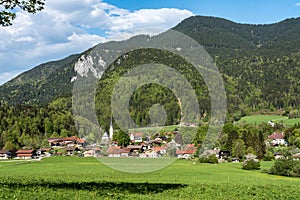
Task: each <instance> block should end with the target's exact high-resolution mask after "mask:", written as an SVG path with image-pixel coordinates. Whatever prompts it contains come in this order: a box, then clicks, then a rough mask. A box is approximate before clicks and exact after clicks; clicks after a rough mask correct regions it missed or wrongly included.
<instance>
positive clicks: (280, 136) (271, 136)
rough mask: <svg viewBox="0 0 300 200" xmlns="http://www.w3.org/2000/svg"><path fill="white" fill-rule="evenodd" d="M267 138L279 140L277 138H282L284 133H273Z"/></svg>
mask: <svg viewBox="0 0 300 200" xmlns="http://www.w3.org/2000/svg"><path fill="white" fill-rule="evenodd" d="M268 138H269V139H273V140H279V139H283V138H284V134H283V133H273V134H272V135H269V137H268Z"/></svg>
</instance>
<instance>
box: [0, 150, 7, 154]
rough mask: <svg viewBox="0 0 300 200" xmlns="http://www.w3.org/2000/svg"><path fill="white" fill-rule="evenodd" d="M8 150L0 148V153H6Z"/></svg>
mask: <svg viewBox="0 0 300 200" xmlns="http://www.w3.org/2000/svg"><path fill="white" fill-rule="evenodd" d="M8 152H9V151H7V150H0V154H7V153H8Z"/></svg>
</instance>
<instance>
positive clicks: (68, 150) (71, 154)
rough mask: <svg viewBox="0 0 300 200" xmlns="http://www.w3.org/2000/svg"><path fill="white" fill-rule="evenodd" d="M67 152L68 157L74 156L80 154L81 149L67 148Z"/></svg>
mask: <svg viewBox="0 0 300 200" xmlns="http://www.w3.org/2000/svg"><path fill="white" fill-rule="evenodd" d="M65 150H66V155H67V156H73V155H74V154H76V153H80V149H79V148H78V147H67V148H65Z"/></svg>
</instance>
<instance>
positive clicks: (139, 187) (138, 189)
mask: <svg viewBox="0 0 300 200" xmlns="http://www.w3.org/2000/svg"><path fill="white" fill-rule="evenodd" d="M1 185H2V186H5V187H8V188H11V189H17V188H28V187H29V188H31V187H33V188H34V187H35V188H36V187H44V188H49V189H68V190H69V189H71V190H89V191H98V190H99V191H102V192H104V191H105V192H115V193H138V194H149V193H161V192H163V191H166V190H176V189H180V188H184V187H187V186H188V185H186V184H175V183H129V182H70V183H66V182H63V183H54V182H40V183H29V184H28V183H4V184H3V183H2V184H0V186H1Z"/></svg>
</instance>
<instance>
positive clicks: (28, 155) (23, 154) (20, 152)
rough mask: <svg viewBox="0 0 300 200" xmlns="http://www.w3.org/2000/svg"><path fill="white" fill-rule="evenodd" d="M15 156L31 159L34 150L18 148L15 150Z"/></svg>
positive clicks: (34, 153) (34, 152) (34, 154)
mask: <svg viewBox="0 0 300 200" xmlns="http://www.w3.org/2000/svg"><path fill="white" fill-rule="evenodd" d="M16 154H17V158H19V159H32V158H34V156H36V151H35V150H32V149H31V150H18V151H17V152H16Z"/></svg>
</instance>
